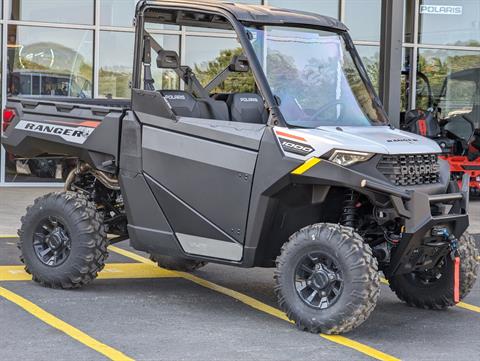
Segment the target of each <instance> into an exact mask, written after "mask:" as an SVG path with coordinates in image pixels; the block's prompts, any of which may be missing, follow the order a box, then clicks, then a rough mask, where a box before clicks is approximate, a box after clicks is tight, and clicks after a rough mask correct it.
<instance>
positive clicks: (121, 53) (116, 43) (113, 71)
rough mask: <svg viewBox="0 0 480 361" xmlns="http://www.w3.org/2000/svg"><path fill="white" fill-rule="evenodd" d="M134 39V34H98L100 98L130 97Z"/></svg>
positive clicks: (107, 32) (103, 32) (109, 32)
mask: <svg viewBox="0 0 480 361" xmlns="http://www.w3.org/2000/svg"><path fill="white" fill-rule="evenodd" d="M134 39H135V34H134V33H127V32H112V31H102V32H101V33H100V53H99V77H98V78H99V84H98V94H99V95H100V96H101V97H107V98H129V97H130V87H129V82H130V81H131V80H132V68H133V45H134Z"/></svg>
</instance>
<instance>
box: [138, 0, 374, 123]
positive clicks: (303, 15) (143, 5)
mask: <svg viewBox="0 0 480 361" xmlns="http://www.w3.org/2000/svg"><path fill="white" fill-rule="evenodd" d="M146 22H153V23H161V24H173V25H182V26H197V27H208V28H214V29H224V30H233V31H234V32H235V33H236V35H237V40H238V41H239V43H240V45H241V46H242V49H243V55H244V56H245V57H246V59H247V61H248V64H249V67H250V69H251V71H252V74H253V77H254V79H255V83H256V86H257V89H258V91H259V93H260V95H261V96H262V97H263V99H264V101H265V106H266V108H267V110H268V112H269V118H268V123H267V124H268V125H271V126H281V127H288V128H290V127H292V126H291V125H289V124H288V123H287V122H286V121H285V119H284V117H283V115H282V113H281V111H280V104H279V100H278V99H277V97H276V96H275V95H274V94H273V92H272V90H271V88H270V85H269V83H268V80H267V77H266V75H265V73H264V71H263V68H262V65H261V64H260V61H259V60H258V58H257V56H256V54H255V50H254V49H253V47H252V44H251V42H250V40H251V39H249V35H248V32H247V30H246V27H252V26H253V27H259V28H261V27H263V26H275V25H277V26H290V27H305V28H312V29H318V30H326V31H331V32H335V33H337V34H339V35H341V36H342V37H343V39H344V40H345V44H346V46H347V47H348V50H349V51H350V52H351V56H352V58H353V61H354V63H355V65H356V67H357V69H358V72H359V74H360V77H361V78H362V80H363V82H364V83H365V85H366V87H367V89H368V92H369V93H370V95H371V97H372V99H373V101H374V102H375V104H376V105H377V106H378V107H379V108H380V109H382V111H383V107H382V106H381V101H380V100H379V98H378V95H377V94H376V92H375V90H374V87H373V85H372V83H371V81H370V79H369V77H368V75H367V71H366V69H365V67H364V66H363V64H362V62H361V60H360V56H359V54H358V53H357V51H356V49H355V47H354V45H353V41H352V39H351V37H350V36H349V34H348V32H347V30H348V28H347V27H346V26H345V25H344V24H343V23H341V22H339V21H337V20H336V19H333V18H330V17H327V16H322V15H318V14H314V13H308V12H299V11H295V12H293V11H292V12H291V11H289V10H286V9H277V8H271V7H265V6H256V5H240V4H233V3H220V2H213V1H209V0H207V1H204V2H202V3H201V4H199V3H197V2H192V1H189V0H172V1H169V0H163V1H152V0H142V1H140V2H139V3H138V4H137V7H136V11H135V19H134V23H135V27H136V34H135V48H134V70H133V77H132V88H133V89H141V87H142V66H143V59H144V51H145V38H146V37H145V35H146V33H147V32H146V30H145V23H146ZM147 34H148V33H147ZM149 38H150V39H152V40H151V41H152V43H151V44H152V45H153V47H152V49H154V50H157V51H158V44H156V45H155V43H154V41H153V38H152V37H149ZM155 47H156V48H157V49H155ZM177 74H178V73H177ZM179 75H180V78H181V74H179ZM218 76H221V74H218V75H217V77H218ZM194 87H196V88H197V90H198V86H196V85H195V86H194ZM208 89H210V87H209V86H208V85H207V87H205V88H204V89H203V90H202V91H203V92H205V91H208Z"/></svg>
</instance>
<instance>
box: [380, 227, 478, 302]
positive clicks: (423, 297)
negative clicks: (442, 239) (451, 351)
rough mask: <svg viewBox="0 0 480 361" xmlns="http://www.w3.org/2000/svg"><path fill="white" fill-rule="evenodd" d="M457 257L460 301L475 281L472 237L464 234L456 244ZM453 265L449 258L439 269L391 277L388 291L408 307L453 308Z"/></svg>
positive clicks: (474, 255)
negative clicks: (458, 255) (390, 290)
mask: <svg viewBox="0 0 480 361" xmlns="http://www.w3.org/2000/svg"><path fill="white" fill-rule="evenodd" d="M458 252H459V254H460V299H461V300H462V299H463V298H465V296H467V294H468V293H469V292H470V290H471V289H472V287H473V285H474V283H475V280H476V279H477V271H478V250H477V248H476V246H475V240H474V239H473V237H472V236H471V235H470V234H468V233H467V232H465V233H464V234H463V235H462V236H461V237H460V239H459V240H458ZM453 276H454V264H453V261H452V259H451V257H450V255H448V256H446V257H445V258H444V259H443V260H442V261H441V263H440V264H439V265H438V267H436V268H433V269H431V270H428V271H425V272H412V273H408V274H404V275H398V276H393V277H391V278H390V279H389V282H390V288H391V289H392V291H394V292H395V294H396V295H397V297H398V298H399V299H400V300H402V301H404V302H406V303H407V304H408V305H409V306H415V307H418V308H424V309H433V310H440V309H443V308H446V307H450V306H454V305H455V302H454V299H453V285H454V281H453Z"/></svg>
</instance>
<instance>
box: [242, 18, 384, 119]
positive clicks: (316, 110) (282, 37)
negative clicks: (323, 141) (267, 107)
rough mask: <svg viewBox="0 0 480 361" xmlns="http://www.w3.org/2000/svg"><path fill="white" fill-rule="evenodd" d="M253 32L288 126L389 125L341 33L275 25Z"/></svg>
mask: <svg viewBox="0 0 480 361" xmlns="http://www.w3.org/2000/svg"><path fill="white" fill-rule="evenodd" d="M248 31H249V32H250V39H251V42H252V45H253V48H254V49H255V52H256V54H257V56H258V58H259V60H260V63H261V64H262V66H263V68H264V71H265V74H266V76H267V79H268V82H269V84H270V87H271V89H272V92H273V94H274V95H275V96H277V98H278V100H279V103H280V110H281V112H282V114H283V117H284V118H285V121H286V122H287V123H288V124H289V125H291V126H297V127H306V128H316V127H319V126H370V125H385V124H386V123H387V119H386V117H385V113H384V112H383V110H382V108H381V107H380V106H379V105H377V104H376V102H375V96H374V94H373V91H372V90H371V89H370V87H368V86H367V85H366V84H365V82H364V80H363V79H362V77H361V76H360V73H359V71H358V68H357V67H356V65H355V62H354V60H353V58H352V55H351V54H350V52H349V51H348V50H347V48H346V46H345V42H344V39H343V37H342V36H341V35H339V34H336V33H333V32H327V31H320V30H314V29H303V28H291V27H274V26H271V27H270V26H266V27H264V28H262V29H257V28H249V29H248Z"/></svg>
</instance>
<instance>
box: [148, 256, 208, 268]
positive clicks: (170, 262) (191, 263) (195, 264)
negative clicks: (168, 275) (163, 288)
mask: <svg viewBox="0 0 480 361" xmlns="http://www.w3.org/2000/svg"><path fill="white" fill-rule="evenodd" d="M150 259H151V260H152V261H153V262H156V263H157V264H158V266H159V267H162V268H165V269H168V270H172V271H182V272H193V271H195V270H197V269H199V268H201V267H203V266H205V265H206V264H207V262H202V261H195V260H191V259H186V258H181V257H174V256H164V255H158V254H151V255H150Z"/></svg>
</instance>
